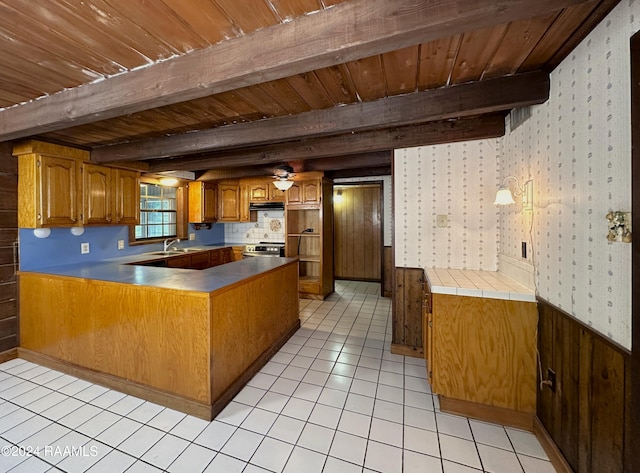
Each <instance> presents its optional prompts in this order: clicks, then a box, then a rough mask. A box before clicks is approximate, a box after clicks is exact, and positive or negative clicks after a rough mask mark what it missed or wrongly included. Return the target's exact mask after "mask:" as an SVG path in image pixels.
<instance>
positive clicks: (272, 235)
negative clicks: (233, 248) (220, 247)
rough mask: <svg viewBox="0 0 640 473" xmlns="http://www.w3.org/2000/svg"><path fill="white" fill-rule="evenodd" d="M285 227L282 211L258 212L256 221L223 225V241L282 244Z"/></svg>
mask: <svg viewBox="0 0 640 473" xmlns="http://www.w3.org/2000/svg"><path fill="white" fill-rule="evenodd" d="M284 235H285V226H284V211H283V210H260V211H258V221H257V222H248V223H225V225H224V241H225V242H231V243H244V244H248V243H260V242H261V241H269V242H284Z"/></svg>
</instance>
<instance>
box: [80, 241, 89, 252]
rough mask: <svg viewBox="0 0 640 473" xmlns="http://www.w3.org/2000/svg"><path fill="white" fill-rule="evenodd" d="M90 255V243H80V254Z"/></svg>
mask: <svg viewBox="0 0 640 473" xmlns="http://www.w3.org/2000/svg"><path fill="white" fill-rule="evenodd" d="M87 253H89V243H80V254H81V255H86V254H87Z"/></svg>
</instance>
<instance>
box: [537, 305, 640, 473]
mask: <svg viewBox="0 0 640 473" xmlns="http://www.w3.org/2000/svg"><path fill="white" fill-rule="evenodd" d="M538 312H539V317H540V318H539V322H538V328H539V336H538V340H539V341H538V344H539V350H540V363H541V369H542V374H543V379H547V377H548V371H547V370H548V369H552V370H553V371H555V373H556V386H555V391H553V390H552V389H551V388H550V387H548V386H545V387H544V388H543V389H542V390H538V405H537V416H538V418H539V419H540V421H541V423H542V425H543V426H544V427H545V429H546V430H547V432H548V433H549V435H550V436H551V438H552V439H553V441H554V442H555V443H556V445H557V446H558V448H559V449H560V451H561V452H562V454H563V456H564V457H565V459H566V461H567V462H568V463H569V465H570V467H571V468H572V469H573V471H575V472H576V473H609V472H610V473H621V472H631V471H632V470H630V469H629V468H628V467H627V465H626V464H625V463H626V462H628V461H629V459H630V457H631V455H626V458H627V459H626V460H625V443H626V441H628V440H629V439H626V438H625V437H626V436H627V435H629V432H630V431H631V427H632V420H631V401H630V395H629V393H630V389H629V388H630V384H631V363H630V361H631V357H630V355H629V353H628V352H627V351H626V350H624V349H623V348H622V347H619V346H617V345H615V344H614V343H612V342H611V341H609V340H608V339H606V338H605V337H603V336H601V335H600V334H598V333H596V332H594V331H592V330H591V329H590V328H589V327H587V326H585V325H583V324H582V323H580V322H579V321H577V320H576V319H574V318H573V317H571V316H570V315H569V314H567V313H565V312H564V311H562V310H560V309H558V308H556V307H554V306H553V305H551V304H549V303H548V302H547V301H545V300H543V299H538ZM627 453H628V452H627ZM636 454H637V453H636Z"/></svg>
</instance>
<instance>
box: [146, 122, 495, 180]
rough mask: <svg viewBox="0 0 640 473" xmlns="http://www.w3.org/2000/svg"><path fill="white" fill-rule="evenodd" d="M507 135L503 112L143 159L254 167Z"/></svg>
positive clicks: (194, 166)
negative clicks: (247, 147) (183, 155)
mask: <svg viewBox="0 0 640 473" xmlns="http://www.w3.org/2000/svg"><path fill="white" fill-rule="evenodd" d="M503 135H504V114H502V113H498V114H493V115H484V116H481V117H474V118H465V119H460V120H448V121H440V122H431V123H423V124H419V125H408V126H402V127H394V128H388V129H382V130H372V131H363V132H359V133H348V134H343V135H337V136H330V137H326V138H312V139H308V140H303V141H295V142H287V143H279V144H275V145H267V146H260V147H257V148H249V149H240V150H233V151H226V152H218V153H214V154H209V155H206V156H190V157H187V158H176V159H173V158H171V159H158V160H148V161H144V162H145V163H148V165H149V170H152V171H154V172H161V171H174V170H175V171H178V170H185V171H197V170H205V169H224V168H227V167H236V166H255V165H263V164H273V163H279V162H280V163H281V162H285V161H291V160H303V159H313V158H322V157H327V156H338V155H346V154H355V153H364V152H370V151H382V150H386V149H394V148H407V147H410V146H427V145H435V144H441V143H453V142H457V141H467V140H479V139H484V138H497V137H499V136H503Z"/></svg>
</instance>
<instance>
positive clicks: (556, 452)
mask: <svg viewBox="0 0 640 473" xmlns="http://www.w3.org/2000/svg"><path fill="white" fill-rule="evenodd" d="M533 434H534V435H535V436H536V438H537V439H538V442H540V445H542V448H543V449H544V451H545V453H546V454H547V456H548V457H549V460H550V461H551V464H552V465H553V466H554V468H555V469H556V471H557V472H558V473H573V470H572V469H571V466H570V465H569V463H568V462H567V460H566V458H565V457H564V455H563V454H562V452H561V451H560V449H559V448H558V446H557V445H556V443H555V442H554V441H553V439H552V438H551V435H549V432H547V429H545V428H544V425H542V422H540V419H538V416H534V418H533Z"/></svg>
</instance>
